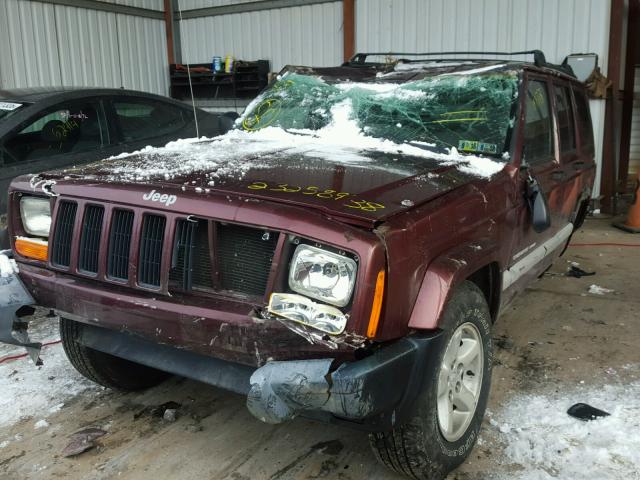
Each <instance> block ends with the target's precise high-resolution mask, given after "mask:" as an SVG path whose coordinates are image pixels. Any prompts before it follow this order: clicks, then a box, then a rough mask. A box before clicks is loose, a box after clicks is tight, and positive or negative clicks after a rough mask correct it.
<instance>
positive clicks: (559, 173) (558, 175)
mask: <svg viewBox="0 0 640 480" xmlns="http://www.w3.org/2000/svg"><path fill="white" fill-rule="evenodd" d="M551 178H552V179H553V180H556V181H562V180H564V179H565V178H567V174H566V173H565V171H564V170H556V171H555V172H553V173H552V174H551Z"/></svg>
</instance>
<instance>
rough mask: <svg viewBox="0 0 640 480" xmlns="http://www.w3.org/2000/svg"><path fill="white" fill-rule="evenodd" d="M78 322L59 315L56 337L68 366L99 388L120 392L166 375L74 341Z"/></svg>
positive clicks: (145, 385) (149, 384)
mask: <svg viewBox="0 0 640 480" xmlns="http://www.w3.org/2000/svg"><path fill="white" fill-rule="evenodd" d="M82 328H83V326H82V324H81V323H78V322H74V321H72V320H67V319H66V318H60V337H61V339H62V346H63V347H64V352H65V353H66V355H67V358H68V359H69V362H71V365H73V367H74V368H75V369H76V370H77V371H78V372H80V374H82V375H83V376H84V377H86V378H88V379H89V380H91V381H92V382H95V383H97V384H99V385H102V386H103V387H107V388H112V389H114V390H121V391H127V392H129V391H135V390H142V389H145V388H149V387H153V386H155V385H158V384H159V383H161V382H162V381H164V380H165V379H166V378H167V377H168V376H169V374H168V373H165V372H162V371H160V370H156V369H154V368H150V367H146V366H144V365H140V364H139V363H134V362H130V361H129V360H125V359H124V358H119V357H114V356H113V355H109V354H107V353H103V352H99V351H98V350H94V349H92V348H89V347H85V346H84V345H82V344H80V343H79V342H78V338H79V337H80V333H81V332H82Z"/></svg>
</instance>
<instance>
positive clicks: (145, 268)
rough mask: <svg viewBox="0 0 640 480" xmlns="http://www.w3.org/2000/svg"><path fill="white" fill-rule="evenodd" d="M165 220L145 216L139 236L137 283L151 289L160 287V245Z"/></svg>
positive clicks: (158, 217)
mask: <svg viewBox="0 0 640 480" xmlns="http://www.w3.org/2000/svg"><path fill="white" fill-rule="evenodd" d="M165 224H166V219H165V218H164V217H161V216H159V215H145V216H144V220H143V222H142V235H141V236H140V262H139V264H138V283H140V284H141V285H148V286H152V287H159V286H160V266H161V262H162V243H163V240H164V227H165Z"/></svg>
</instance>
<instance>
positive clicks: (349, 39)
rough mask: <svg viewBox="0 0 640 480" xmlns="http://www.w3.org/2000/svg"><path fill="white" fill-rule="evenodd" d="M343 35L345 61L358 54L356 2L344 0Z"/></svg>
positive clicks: (354, 0)
mask: <svg viewBox="0 0 640 480" xmlns="http://www.w3.org/2000/svg"><path fill="white" fill-rule="evenodd" d="M342 33H343V36H344V39H343V48H344V61H345V62H347V61H349V60H350V59H351V57H353V56H354V55H355V53H356V0H342Z"/></svg>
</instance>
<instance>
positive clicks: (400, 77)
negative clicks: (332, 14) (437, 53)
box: [285, 59, 578, 83]
mask: <svg viewBox="0 0 640 480" xmlns="http://www.w3.org/2000/svg"><path fill="white" fill-rule="evenodd" d="M285 70H289V71H294V72H296V73H301V74H310V75H321V76H324V77H329V78H335V79H345V80H352V81H353V80H357V81H359V82H367V81H370V82H374V81H381V80H384V81H392V82H408V81H413V80H419V79H422V78H426V77H431V76H435V75H441V74H449V73H459V74H465V73H467V74H475V73H478V74H480V73H484V72H487V73H489V72H490V73H499V72H514V71H515V72H516V73H519V72H522V71H524V70H529V71H533V72H537V73H542V74H547V75H552V76H555V77H559V78H563V79H565V80H569V81H572V82H574V83H578V82H577V80H576V78H575V77H572V76H571V75H569V74H567V73H564V72H562V71H561V70H559V69H558V68H553V67H551V66H549V67H546V66H537V65H535V64H533V63H531V62H524V61H514V60H494V59H491V60H487V59H437V60H436V59H429V60H406V59H399V60H398V61H395V62H393V63H374V62H370V63H369V62H367V63H360V64H358V63H351V62H347V63H345V64H343V65H341V66H339V67H326V68H325V67H322V68H309V67H297V66H290V67H285Z"/></svg>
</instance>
